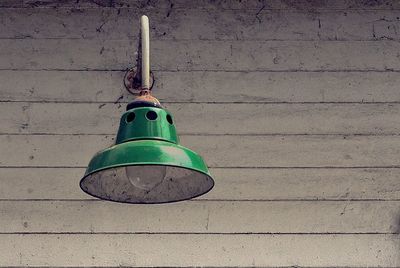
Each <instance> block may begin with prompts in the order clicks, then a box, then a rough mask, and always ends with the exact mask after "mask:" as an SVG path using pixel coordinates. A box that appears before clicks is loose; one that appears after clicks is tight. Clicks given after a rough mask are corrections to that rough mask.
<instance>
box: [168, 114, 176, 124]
mask: <svg viewBox="0 0 400 268" xmlns="http://www.w3.org/2000/svg"><path fill="white" fill-rule="evenodd" d="M167 121H168V123H170V124H171V125H172V124H174V122H173V121H172V117H171V116H170V115H169V114H167Z"/></svg>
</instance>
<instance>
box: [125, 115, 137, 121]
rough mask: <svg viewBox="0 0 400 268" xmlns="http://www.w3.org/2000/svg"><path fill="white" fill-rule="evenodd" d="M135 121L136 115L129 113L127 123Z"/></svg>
mask: <svg viewBox="0 0 400 268" xmlns="http://www.w3.org/2000/svg"><path fill="white" fill-rule="evenodd" d="M133 120H135V113H129V114H128V115H127V116H126V122H127V123H129V122H132V121H133Z"/></svg>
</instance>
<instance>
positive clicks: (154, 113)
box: [146, 111, 157, 120]
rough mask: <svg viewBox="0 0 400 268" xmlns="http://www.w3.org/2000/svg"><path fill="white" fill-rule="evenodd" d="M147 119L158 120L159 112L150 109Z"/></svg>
mask: <svg viewBox="0 0 400 268" xmlns="http://www.w3.org/2000/svg"><path fill="white" fill-rule="evenodd" d="M146 117H147V119H149V120H156V119H157V113H156V112H153V111H148V112H147V114H146Z"/></svg>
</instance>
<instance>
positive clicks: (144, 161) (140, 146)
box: [80, 16, 214, 204]
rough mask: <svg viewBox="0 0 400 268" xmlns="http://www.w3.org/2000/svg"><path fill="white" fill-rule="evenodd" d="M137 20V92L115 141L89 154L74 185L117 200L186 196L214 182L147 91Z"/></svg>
mask: <svg viewBox="0 0 400 268" xmlns="http://www.w3.org/2000/svg"><path fill="white" fill-rule="evenodd" d="M140 22H141V57H140V58H141V66H139V64H138V66H137V71H138V70H140V72H139V71H138V72H136V74H137V73H141V87H140V89H139V92H140V93H139V97H137V98H136V99H135V100H134V101H133V102H131V103H129V104H128V106H127V111H126V112H125V113H124V114H123V115H122V117H121V121H120V126H119V130H118V134H117V138H116V143H115V145H113V146H111V147H110V148H107V149H105V150H102V151H100V152H98V153H97V154H96V155H95V156H94V157H93V158H92V160H91V161H90V163H89V166H88V167H87V169H86V172H85V175H84V177H83V178H82V179H81V181H80V187H81V189H82V190H83V191H84V192H86V193H88V194H89V195H92V196H95V197H98V198H100V199H104V200H109V201H115V202H123V203H139V204H143V203H149V204H151V203H167V202H175V201H181V200H186V199H191V198H194V197H197V196H199V195H202V194H204V193H207V192H208V191H210V190H211V188H212V187H213V186H214V181H213V179H212V177H211V174H210V173H209V171H208V168H207V166H206V164H205V162H204V161H203V159H202V158H201V157H200V156H199V155H198V154H197V153H195V152H193V151H191V150H189V149H188V148H185V147H183V146H181V145H179V139H178V136H177V133H176V129H175V124H174V120H173V117H172V115H171V113H170V112H168V111H167V110H166V109H164V108H163V107H162V106H161V104H160V102H159V101H158V100H157V99H156V98H154V97H153V96H152V95H151V86H150V64H149V63H150V56H149V51H150V50H149V21H148V18H147V17H146V16H142V17H141V20H140ZM139 51H140V50H139ZM139 67H141V68H139ZM138 79H140V78H138ZM129 91H130V90H129ZM130 92H131V91H130Z"/></svg>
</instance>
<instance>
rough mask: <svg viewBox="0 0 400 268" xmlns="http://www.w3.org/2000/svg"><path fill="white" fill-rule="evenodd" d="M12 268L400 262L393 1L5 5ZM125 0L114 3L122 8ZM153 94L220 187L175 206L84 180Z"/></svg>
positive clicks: (5, 244)
mask: <svg viewBox="0 0 400 268" xmlns="http://www.w3.org/2000/svg"><path fill="white" fill-rule="evenodd" d="M0 6H1V8H0V100H1V104H0V152H1V153H0V199H1V200H0V266H1V267H9V266H12V267H19V266H40V267H42V266H46V267H47V266H51V267H66V266H75V267H77V266H79V267H93V266H110V267H119V266H174V267H175V266H176V267H192V266H224V267H228V266H229V267H230V266H259V267H261V266H262V267H276V266H286V267H287V266H306V267H337V266H345V267H366V266H369V267H374V266H375V267H376V266H384V267H399V266H400V237H399V230H400V147H399V144H400V136H399V134H400V90H399V84H400V76H399V71H400V43H399V42H398V41H399V39H400V19H399V17H400V3H399V2H397V1H393V2H390V1H355V0H354V1H350V0H347V1H346V0H342V1H328V0H326V1H310V2H309V1H285V0H274V1H265V2H262V1H233V0H232V1H205V0H203V1H196V2H195V1H186V0H176V1H172V3H171V2H169V1H161V0H160V1H131V2H129V1H128V0H125V1H124V0H121V1H119V0H117V1H102V0H98V1H84V0H81V1H78V2H77V1H75V0H65V1H51V0H45V1H33V0H29V1H22V0H21V1H11V0H6V1H1V2H0ZM110 6H111V7H110ZM142 14H147V15H149V17H150V23H151V27H152V37H151V41H152V42H151V57H152V69H153V70H154V73H155V77H156V86H155V89H154V92H155V95H156V96H158V97H159V98H160V100H161V101H162V102H163V103H164V104H165V106H166V107H167V108H168V109H170V110H171V111H172V113H173V114H174V115H175V118H176V123H177V127H178V131H179V132H180V134H181V139H182V143H183V144H184V145H186V146H188V147H190V148H192V149H194V150H196V151H198V152H200V153H201V154H202V155H203V156H204V157H205V158H206V160H207V162H208V164H209V166H210V167H211V172H212V173H213V174H214V176H215V179H216V186H215V188H214V190H213V191H212V192H210V193H209V194H207V195H205V196H202V197H200V198H198V199H196V200H192V201H187V202H181V203H176V204H169V205H145V206H143V205H123V204H114V203H109V202H102V201H99V200H95V199H93V198H91V197H89V196H87V195H85V194H84V193H83V192H81V190H80V189H79V187H78V182H79V179H80V177H81V176H82V174H83V172H84V168H85V165H86V164H87V163H88V161H89V159H90V158H91V156H92V155H93V154H94V153H95V152H96V151H98V150H100V149H102V148H104V147H106V146H108V145H111V144H112V143H113V142H114V135H115V133H116V130H117V127H118V123H119V122H118V121H119V116H120V114H121V113H122V112H123V110H124V109H125V106H126V103H127V102H129V100H131V99H132V96H130V95H128V94H127V93H126V92H125V90H124V88H123V85H122V78H123V75H124V71H123V70H124V69H125V68H127V67H129V66H133V65H134V63H135V55H134V52H135V50H136V45H137V40H136V38H137V34H138V18H139V16H140V15H142Z"/></svg>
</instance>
